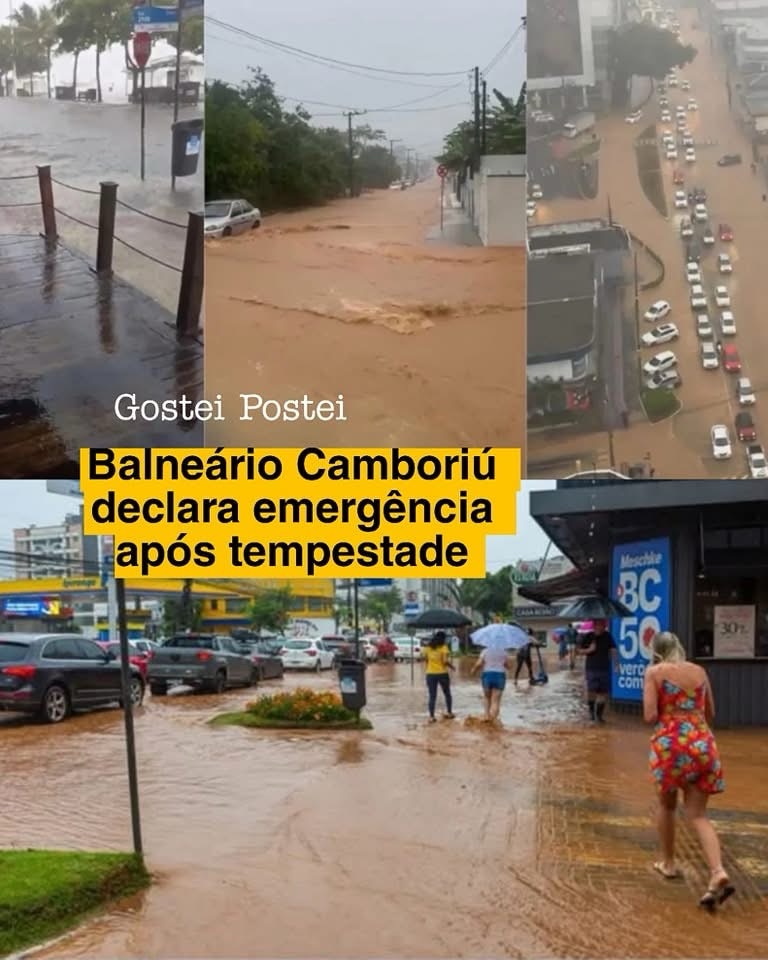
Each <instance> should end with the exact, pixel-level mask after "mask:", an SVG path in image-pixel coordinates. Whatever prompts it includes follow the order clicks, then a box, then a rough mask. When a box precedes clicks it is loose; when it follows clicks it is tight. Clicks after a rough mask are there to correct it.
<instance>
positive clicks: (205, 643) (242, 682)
mask: <svg viewBox="0 0 768 960" xmlns="http://www.w3.org/2000/svg"><path fill="white" fill-rule="evenodd" d="M148 672H149V689H150V691H151V692H152V694H153V695H154V696H156V697H162V696H164V695H165V694H166V693H167V692H168V687H170V686H174V685H182V686H185V687H194V688H195V689H197V690H205V691H208V692H211V693H223V692H224V691H225V690H226V689H227V688H229V687H237V686H243V687H250V686H253V684H254V683H256V682H257V680H258V671H257V669H256V666H255V665H254V663H253V661H252V660H251V658H250V657H249V656H247V655H244V654H243V653H241V652H240V648H239V645H238V644H237V642H236V641H234V640H233V639H232V638H231V637H221V636H216V635H214V634H202V633H184V634H178V635H176V636H174V637H171V638H170V639H168V640H166V641H165V643H164V644H163V645H162V646H160V647H158V648H157V650H156V651H155V653H154V656H153V657H152V659H151V660H150V661H149V671H148Z"/></svg>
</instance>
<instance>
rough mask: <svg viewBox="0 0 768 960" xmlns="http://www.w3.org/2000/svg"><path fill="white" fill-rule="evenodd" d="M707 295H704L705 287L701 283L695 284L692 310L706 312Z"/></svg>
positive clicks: (692, 290)
mask: <svg viewBox="0 0 768 960" xmlns="http://www.w3.org/2000/svg"><path fill="white" fill-rule="evenodd" d="M706 307H707V295H706V293H704V287H702V285H701V284H700V283H694V285H693V286H692V287H691V309H692V310H701V309H704V310H706Z"/></svg>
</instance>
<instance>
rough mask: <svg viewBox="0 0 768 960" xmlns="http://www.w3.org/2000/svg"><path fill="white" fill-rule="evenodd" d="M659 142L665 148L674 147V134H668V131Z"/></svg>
mask: <svg viewBox="0 0 768 960" xmlns="http://www.w3.org/2000/svg"><path fill="white" fill-rule="evenodd" d="M661 142H662V143H663V144H664V146H665V147H674V145H675V137H674V134H672V133H669V132H668V131H667V132H665V133H664V136H663V137H662V138H661Z"/></svg>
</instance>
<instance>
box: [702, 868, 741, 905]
mask: <svg viewBox="0 0 768 960" xmlns="http://www.w3.org/2000/svg"><path fill="white" fill-rule="evenodd" d="M734 893H736V887H734V885H733V884H732V883H731V881H730V880H729V878H728V875H727V874H723V875H722V876H721V877H720V879H719V880H718V881H717V882H716V883H715V884H714V886H712V885H711V884H710V886H709V887H708V888H707V891H706V893H705V894H704V896H703V897H702V898H701V899H700V900H699V906H700V907H704V908H705V909H707V910H714V909H715V907H717V906H719V905H720V904H722V903H725V901H726V900H727V899H728V898H729V897H732V896H733V895H734Z"/></svg>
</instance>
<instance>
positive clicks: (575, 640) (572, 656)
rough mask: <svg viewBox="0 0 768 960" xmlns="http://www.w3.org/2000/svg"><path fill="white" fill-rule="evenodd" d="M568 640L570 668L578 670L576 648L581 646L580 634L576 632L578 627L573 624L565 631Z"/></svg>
mask: <svg viewBox="0 0 768 960" xmlns="http://www.w3.org/2000/svg"><path fill="white" fill-rule="evenodd" d="M565 636H566V640H567V642H568V666H569V667H570V668H571V670H575V668H576V648H577V647H578V645H579V634H578V631H577V630H576V627H574V625H573V624H572V623H569V624H568V626H567V628H566V631H565Z"/></svg>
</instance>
